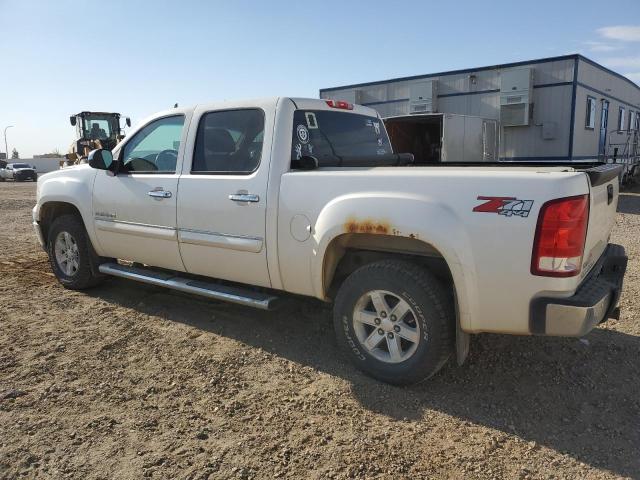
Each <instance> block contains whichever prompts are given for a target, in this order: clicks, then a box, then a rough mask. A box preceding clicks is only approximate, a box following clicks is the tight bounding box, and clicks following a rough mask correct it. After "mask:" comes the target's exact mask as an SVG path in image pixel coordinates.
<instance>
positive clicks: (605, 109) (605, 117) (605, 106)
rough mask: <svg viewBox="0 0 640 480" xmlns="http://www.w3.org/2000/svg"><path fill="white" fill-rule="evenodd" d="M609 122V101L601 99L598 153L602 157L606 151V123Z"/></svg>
mask: <svg viewBox="0 0 640 480" xmlns="http://www.w3.org/2000/svg"><path fill="white" fill-rule="evenodd" d="M608 123H609V101H608V100H603V101H602V114H601V115H600V143H599V144H598V155H599V156H600V157H604V156H605V155H606V153H607V124H608Z"/></svg>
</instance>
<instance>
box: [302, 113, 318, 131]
mask: <svg viewBox="0 0 640 480" xmlns="http://www.w3.org/2000/svg"><path fill="white" fill-rule="evenodd" d="M304 118H306V119H307V127H309V128H311V129H314V128H318V121H317V120H316V114H315V113H313V112H304Z"/></svg>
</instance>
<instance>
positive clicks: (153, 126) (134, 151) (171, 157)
mask: <svg viewBox="0 0 640 480" xmlns="http://www.w3.org/2000/svg"><path fill="white" fill-rule="evenodd" d="M183 126H184V116H183V115H176V116H174V117H165V118H160V119H158V120H155V121H153V122H151V123H150V124H149V125H147V126H146V127H144V128H143V129H142V130H140V131H139V132H138V133H136V134H135V136H134V137H133V138H132V139H131V140H129V142H127V144H126V145H125V146H124V149H123V152H122V160H123V169H124V171H126V172H135V173H174V172H175V171H176V161H177V159H178V149H179V148H180V139H181V138H182V127H183Z"/></svg>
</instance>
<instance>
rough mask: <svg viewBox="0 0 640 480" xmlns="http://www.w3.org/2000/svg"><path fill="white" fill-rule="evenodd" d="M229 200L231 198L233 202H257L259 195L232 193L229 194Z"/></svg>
mask: <svg viewBox="0 0 640 480" xmlns="http://www.w3.org/2000/svg"><path fill="white" fill-rule="evenodd" d="M229 200H233V201H234V202H252V203H255V202H259V201H260V197H259V196H258V195H255V194H253V193H232V194H231V195H229Z"/></svg>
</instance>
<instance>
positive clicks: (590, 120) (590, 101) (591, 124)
mask: <svg viewBox="0 0 640 480" xmlns="http://www.w3.org/2000/svg"><path fill="white" fill-rule="evenodd" d="M584 126H585V128H592V129H593V128H596V99H595V98H593V97H587V118H586V121H585V123H584Z"/></svg>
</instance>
